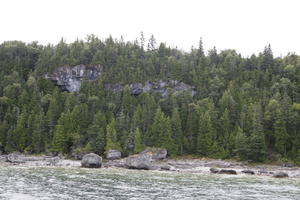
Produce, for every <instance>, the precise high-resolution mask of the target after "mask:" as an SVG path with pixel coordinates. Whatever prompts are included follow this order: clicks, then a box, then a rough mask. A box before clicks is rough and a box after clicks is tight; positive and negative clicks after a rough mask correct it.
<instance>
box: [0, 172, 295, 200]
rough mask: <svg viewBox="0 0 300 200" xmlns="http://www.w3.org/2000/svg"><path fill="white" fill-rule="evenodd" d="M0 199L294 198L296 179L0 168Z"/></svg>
mask: <svg viewBox="0 0 300 200" xmlns="http://www.w3.org/2000/svg"><path fill="white" fill-rule="evenodd" d="M0 199H20V200H37V199H41V200H49V199H60V200H67V199H76V200H77V199H79V200H81V199H85V200H86V199H105V200H106V199H117V200H123V199H132V200H146V199H156V200H159V199H164V200H165V199H166V200H168V199H172V200H175V199H180V200H182V199H183V200H184V199H201V200H202V199H222V200H223V199H239V200H240V199H243V200H246V199H247V200H248V199H256V200H257V199H272V200H274V199H300V179H296V178H293V179H292V178H287V179H275V178H272V177H263V176H247V175H238V176H232V175H212V174H206V175H205V174H204V175H203V174H192V173H177V172H153V171H135V170H123V169H80V168H71V169H68V168H33V167H32V168H29V167H0Z"/></svg>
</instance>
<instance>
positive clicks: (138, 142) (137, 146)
mask: <svg viewBox="0 0 300 200" xmlns="http://www.w3.org/2000/svg"><path fill="white" fill-rule="evenodd" d="M143 149H144V146H143V144H142V134H141V131H140V129H138V128H137V129H136V130H135V132H134V150H133V152H134V153H135V154H136V153H140V152H142V151H143Z"/></svg>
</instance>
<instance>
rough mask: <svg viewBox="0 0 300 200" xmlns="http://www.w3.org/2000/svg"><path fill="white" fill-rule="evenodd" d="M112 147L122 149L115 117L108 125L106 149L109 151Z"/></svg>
mask: <svg viewBox="0 0 300 200" xmlns="http://www.w3.org/2000/svg"><path fill="white" fill-rule="evenodd" d="M111 149H116V150H121V145H120V143H119V141H118V138H117V132H116V122H115V120H114V119H113V120H112V121H111V122H110V123H109V124H108V125H107V127H106V146H105V151H106V152H108V151H109V150H111Z"/></svg>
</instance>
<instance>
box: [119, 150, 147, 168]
mask: <svg viewBox="0 0 300 200" xmlns="http://www.w3.org/2000/svg"><path fill="white" fill-rule="evenodd" d="M151 162H152V155H151V154H148V153H144V154H137V155H132V156H129V157H128V158H127V159H126V161H125V165H126V166H127V167H128V168H129V169H146V170H148V169H150V167H151Z"/></svg>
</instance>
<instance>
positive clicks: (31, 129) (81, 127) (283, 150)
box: [0, 33, 300, 163]
mask: <svg viewBox="0 0 300 200" xmlns="http://www.w3.org/2000/svg"><path fill="white" fill-rule="evenodd" d="M204 46H205V45H203V42H202V39H200V41H199V44H198V45H197V47H192V48H191V50H190V51H188V52H186V51H183V50H180V49H178V48H176V47H169V46H168V45H167V44H165V43H160V44H158V43H157V42H156V39H155V38H154V36H151V37H150V39H149V40H147V41H146V39H145V37H144V35H143V33H141V36H140V37H139V38H138V39H136V40H135V41H131V42H128V41H124V39H123V38H120V39H114V38H112V37H108V38H105V39H99V38H98V37H97V36H95V35H88V36H87V37H86V39H84V40H79V39H77V40H76V41H74V42H72V43H66V42H65V40H64V39H61V41H60V42H59V43H58V44H48V45H41V44H39V43H38V42H31V43H24V42H22V41H7V42H3V43H2V44H1V45H0V153H3V154H4V153H11V152H21V153H29V154H48V153H52V154H63V155H67V156H71V155H72V154H73V153H84V152H95V153H97V154H99V155H105V153H106V152H107V151H108V150H110V149H117V150H119V151H121V152H122V155H123V156H127V155H130V154H134V153H139V152H141V151H142V150H144V149H145V148H147V147H160V148H166V149H167V150H168V155H169V156H170V157H177V156H190V155H191V156H195V157H209V158H220V159H228V158H233V159H238V160H246V161H253V162H268V161H270V162H272V161H285V160H289V161H294V162H296V163H297V162H298V163H300V56H298V55H296V54H295V53H289V54H288V55H286V56H284V57H274V56H273V53H272V49H271V45H267V46H266V47H265V48H263V47H262V52H258V53H257V55H256V54H253V55H252V56H249V57H243V56H242V55H241V54H239V53H237V52H236V51H235V50H232V49H227V50H222V51H218V50H217V49H216V48H213V49H209V50H205V49H204ZM76 65H86V66H93V65H101V66H102V70H103V71H102V75H101V77H99V78H97V79H96V80H94V81H88V80H83V81H82V84H81V88H80V91H79V92H68V91H62V90H61V89H60V88H58V87H56V86H55V84H53V82H52V81H51V80H49V79H47V78H45V76H44V75H45V73H51V72H53V71H54V70H55V69H57V68H58V67H61V66H76ZM158 80H164V81H168V80H177V81H180V82H183V83H185V84H189V85H191V86H193V87H194V88H195V91H196V93H195V95H190V94H189V93H187V92H180V93H170V94H168V95H167V96H161V95H160V94H158V93H152V92H144V93H142V94H140V95H132V94H131V93H130V91H129V88H128V87H124V88H123V89H122V91H120V92H112V91H109V90H106V89H105V84H108V83H110V84H112V83H120V84H123V85H125V86H126V85H128V84H131V83H145V82H146V81H158Z"/></svg>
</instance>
